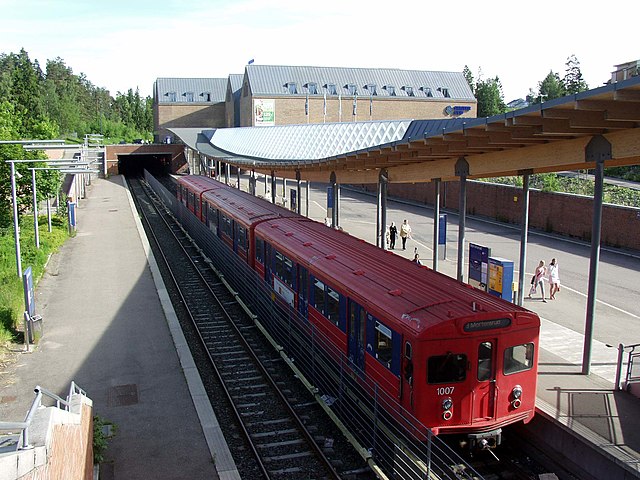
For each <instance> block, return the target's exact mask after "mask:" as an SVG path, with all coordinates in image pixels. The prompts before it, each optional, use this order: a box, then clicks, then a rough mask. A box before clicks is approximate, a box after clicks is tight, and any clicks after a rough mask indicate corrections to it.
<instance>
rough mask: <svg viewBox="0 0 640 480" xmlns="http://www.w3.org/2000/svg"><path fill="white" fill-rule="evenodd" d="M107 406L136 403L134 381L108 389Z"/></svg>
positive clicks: (136, 392)
mask: <svg viewBox="0 0 640 480" xmlns="http://www.w3.org/2000/svg"><path fill="white" fill-rule="evenodd" d="M108 403H109V406H110V407H124V406H126V405H136V404H137V403H138V386H137V385H136V384H135V383H131V384H129V385H116V386H115V387H111V390H109V402H108Z"/></svg>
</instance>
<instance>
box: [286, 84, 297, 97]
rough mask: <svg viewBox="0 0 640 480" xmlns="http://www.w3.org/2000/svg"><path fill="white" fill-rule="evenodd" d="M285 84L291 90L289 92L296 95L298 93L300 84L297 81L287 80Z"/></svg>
mask: <svg viewBox="0 0 640 480" xmlns="http://www.w3.org/2000/svg"><path fill="white" fill-rule="evenodd" d="M284 86H285V87H286V88H287V90H289V93H290V94H292V95H296V94H297V93H298V85H297V84H296V82H287V83H285V84H284Z"/></svg>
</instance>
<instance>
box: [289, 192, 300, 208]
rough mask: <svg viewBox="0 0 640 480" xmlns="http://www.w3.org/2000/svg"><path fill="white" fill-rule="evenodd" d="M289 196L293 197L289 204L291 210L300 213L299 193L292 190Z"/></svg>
mask: <svg viewBox="0 0 640 480" xmlns="http://www.w3.org/2000/svg"><path fill="white" fill-rule="evenodd" d="M289 196H290V197H291V202H290V203H289V205H291V210H292V211H294V212H297V211H298V192H297V191H296V190H295V189H291V190H290V193H289Z"/></svg>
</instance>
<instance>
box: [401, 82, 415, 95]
mask: <svg viewBox="0 0 640 480" xmlns="http://www.w3.org/2000/svg"><path fill="white" fill-rule="evenodd" d="M402 90H404V92H405V93H406V94H407V97H415V96H416V95H415V93H413V87H411V86H409V85H405V86H403V87H402Z"/></svg>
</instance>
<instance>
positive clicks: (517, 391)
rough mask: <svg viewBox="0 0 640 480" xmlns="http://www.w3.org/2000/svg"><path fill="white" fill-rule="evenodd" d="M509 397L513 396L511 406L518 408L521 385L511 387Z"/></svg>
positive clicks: (520, 402) (520, 403)
mask: <svg viewBox="0 0 640 480" xmlns="http://www.w3.org/2000/svg"><path fill="white" fill-rule="evenodd" d="M511 397H513V401H512V402H511V406H512V407H513V408H520V405H522V400H521V397H522V387H521V386H520V385H516V386H515V387H513V390H511Z"/></svg>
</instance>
